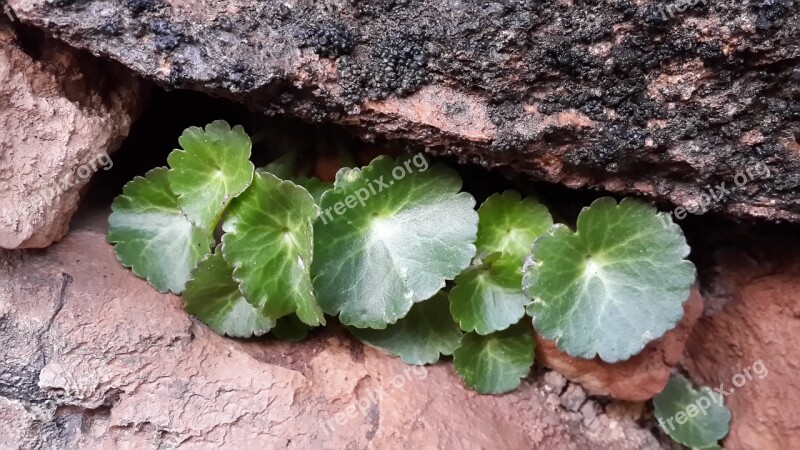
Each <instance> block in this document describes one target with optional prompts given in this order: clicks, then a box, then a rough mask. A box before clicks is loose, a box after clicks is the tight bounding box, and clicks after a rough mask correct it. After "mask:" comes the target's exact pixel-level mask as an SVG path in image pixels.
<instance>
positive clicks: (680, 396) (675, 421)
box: [653, 375, 731, 449]
mask: <svg viewBox="0 0 800 450" xmlns="http://www.w3.org/2000/svg"><path fill="white" fill-rule="evenodd" d="M653 405H654V406H655V415H656V419H657V420H658V424H659V425H660V426H661V429H663V430H664V431H665V432H666V433H667V434H669V435H670V437H672V439H674V440H675V441H676V442H679V443H681V444H683V445H685V446H687V447H691V448H703V449H706V448H715V446H716V445H717V441H719V440H720V439H722V438H724V437H725V436H726V435H727V434H728V429H729V426H730V422H731V412H730V410H729V409H728V408H726V407H725V405H724V404H723V399H722V395H721V394H719V393H717V392H714V391H713V390H712V389H710V388H707V387H701V388H700V389H699V390H696V389H694V387H692V383H691V382H689V380H687V379H686V378H685V377H684V376H682V375H673V376H672V377H670V379H669V382H667V386H666V387H665V388H664V390H663V391H661V393H659V394H658V395H656V396H655V397H654V398H653ZM716 448H718V447H716Z"/></svg>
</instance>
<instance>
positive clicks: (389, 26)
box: [8, 0, 800, 222]
mask: <svg viewBox="0 0 800 450" xmlns="http://www.w3.org/2000/svg"><path fill="white" fill-rule="evenodd" d="M8 3H9V5H11V7H12V8H13V10H14V11H15V12H16V14H17V16H18V17H19V18H20V20H22V21H23V22H25V23H27V24H31V25H33V26H36V27H41V28H42V29H44V30H46V31H47V32H48V33H50V34H52V35H54V36H56V37H58V38H59V39H62V40H64V41H66V42H68V43H70V44H72V45H74V46H76V47H80V48H85V49H89V50H90V51H91V52H92V53H94V54H97V55H101V56H103V57H107V58H111V59H114V60H117V61H120V62H121V63H123V64H124V65H126V66H128V67H129V68H131V69H132V70H134V71H135V72H137V73H139V74H141V75H142V76H144V77H146V78H149V79H152V80H155V81H157V82H158V83H160V84H161V85H163V86H167V87H171V88H186V89H194V90H199V91H203V92H207V93H211V94H214V95H219V96H224V97H227V98H230V99H233V100H235V101H239V102H242V103H246V104H248V105H250V106H251V107H253V108H254V109H256V110H259V111H264V112H267V113H281V114H284V113H285V114H291V115H294V116H297V117H300V118H303V119H305V120H308V121H313V122H332V123H338V124H344V125H347V126H348V127H350V128H351V129H352V130H354V131H356V132H358V133H360V134H361V135H362V136H363V137H365V138H367V139H379V138H386V139H403V140H407V141H408V142H410V143H411V144H416V146H418V147H425V148H427V149H428V150H429V151H430V152H432V153H436V154H453V155H457V156H458V158H459V159H460V160H462V161H472V162H477V163H481V164H484V165H485V166H487V167H492V168H499V169H502V170H505V171H508V172H522V173H525V174H529V175H532V176H533V177H535V178H538V179H543V180H547V181H550V182H557V183H562V184H565V185H567V186H570V187H594V188H602V189H606V190H609V191H611V192H615V193H620V194H622V193H625V194H637V195H643V196H647V197H649V198H651V199H656V200H658V201H660V202H661V203H662V205H665V206H666V205H670V204H672V205H683V206H685V207H686V208H688V209H689V210H691V211H695V212H697V213H701V212H704V211H705V210H706V209H707V210H710V211H715V212H723V213H726V214H729V215H733V216H738V217H762V218H767V219H770V220H778V219H785V220H790V221H795V222H798V221H800V143H798V140H799V139H800V101H798V99H799V98H800V97H799V96H800V91H799V88H800V53H798V51H799V50H798V46H797V42H800V8H797V7H796V6H794V5H793V3H795V2H793V1H792V0H769V1H766V0H765V1H755V0H752V1H731V0H728V1H708V2H692V4H691V5H688V4H686V3H684V4H680V3H678V4H675V2H672V3H670V2H663V1H661V0H642V1H630V0H620V1H608V2H598V1H582V2H575V1H562V0H496V1H481V2H447V1H445V2H443V1H441V0H415V1H395V0H353V1H350V0H319V1H306V0H286V1H280V2H277V1H276V2H265V1H256V0H220V1H214V2H187V1H183V0H136V1H119V0H78V1H75V0H69V1H50V0H9V2H8ZM758 164H766V165H768V167H769V168H770V170H769V172H768V173H769V175H766V173H767V172H766V171H764V172H763V173H764V175H759V176H748V170H749V171H751V172H755V169H754V168H755V167H756V166H757V165H758ZM709 191H712V192H713V198H712V195H710V194H709V193H708V192H709ZM702 203H705V204H706V207H704V208H700V205H701V204H702ZM678 214H683V212H682V211H678Z"/></svg>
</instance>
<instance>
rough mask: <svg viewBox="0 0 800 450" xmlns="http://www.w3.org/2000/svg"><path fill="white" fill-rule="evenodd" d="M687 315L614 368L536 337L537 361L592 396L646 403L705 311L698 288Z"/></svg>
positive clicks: (659, 387)
mask: <svg viewBox="0 0 800 450" xmlns="http://www.w3.org/2000/svg"><path fill="white" fill-rule="evenodd" d="M683 310H684V315H683V318H682V319H681V321H680V323H679V324H678V326H677V327H676V328H674V329H673V330H670V331H669V332H667V333H666V334H665V335H664V336H662V337H661V338H660V339H658V340H656V341H654V342H651V343H650V344H649V345H648V346H647V347H645V349H644V350H643V351H642V352H641V353H639V354H638V355H636V356H634V357H632V358H631V359H628V360H627V361H623V362H620V363H615V364H608V363H605V362H603V361H602V360H600V358H595V359H591V360H588V359H581V358H575V357H572V356H569V355H568V354H566V353H565V352H562V351H561V350H559V349H558V348H556V345H555V343H554V342H552V341H548V340H545V339H542V338H541V337H539V336H536V344H537V345H536V360H537V361H538V362H539V363H541V364H543V365H544V366H546V367H549V368H551V369H553V370H557V371H558V372H560V373H561V374H562V375H564V376H565V377H567V379H569V380H570V381H573V382H575V383H580V384H581V385H582V386H583V387H584V388H585V389H586V390H587V391H588V392H589V394H591V395H608V396H611V397H613V398H616V399H619V400H629V401H645V400H648V399H650V398H652V397H653V396H654V395H656V394H657V393H659V392H661V390H662V389H664V386H665V385H666V384H667V380H668V379H669V374H670V370H671V369H672V367H673V366H675V365H676V364H678V362H679V361H680V358H681V355H682V354H683V349H684V345H685V343H686V340H687V339H688V338H689V333H690V332H691V329H692V327H693V326H694V324H695V322H696V321H697V319H698V318H699V317H700V314H701V313H702V310H703V300H702V298H701V297H700V293H699V291H698V290H697V288H694V289H692V295H691V297H689V300H687V301H686V302H684V304H683Z"/></svg>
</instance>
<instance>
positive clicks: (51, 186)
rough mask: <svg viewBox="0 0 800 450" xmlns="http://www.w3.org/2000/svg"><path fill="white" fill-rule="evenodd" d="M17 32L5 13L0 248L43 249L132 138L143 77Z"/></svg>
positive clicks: (1, 26) (0, 23)
mask: <svg viewBox="0 0 800 450" xmlns="http://www.w3.org/2000/svg"><path fill="white" fill-rule="evenodd" d="M21 41H23V39H21V38H18V36H17V35H16V33H15V32H14V31H13V29H12V28H11V26H10V25H9V24H8V23H7V22H6V21H5V15H3V14H0V80H2V83H0V248H38V247H46V246H48V245H50V244H51V243H52V242H54V241H56V240H58V239H60V238H61V237H62V236H63V235H64V234H65V233H66V232H67V227H68V224H69V220H70V218H71V217H72V214H73V213H74V212H75V210H76V208H77V205H78V199H79V197H80V192H81V189H82V188H83V187H84V186H85V185H86V184H87V183H88V182H89V179H90V178H91V176H92V175H93V174H94V173H95V172H97V171H98V170H105V169H107V168H110V167H111V165H113V161H112V160H111V158H110V157H109V154H110V153H112V152H113V151H114V150H116V149H117V147H118V146H119V145H120V144H121V143H122V140H123V139H124V138H125V136H127V134H128V130H129V129H130V126H131V122H132V121H133V118H134V116H135V114H136V112H137V110H138V108H139V104H140V95H141V94H142V92H141V91H142V89H141V83H140V81H138V80H137V79H136V78H135V77H134V76H133V75H132V74H130V73H129V72H127V71H125V70H123V69H122V68H120V67H118V66H116V65H111V64H108V63H104V62H101V61H98V60H94V59H92V58H91V57H90V56H89V55H86V54H82V53H79V52H77V51H75V50H72V49H70V48H69V47H67V46H66V45H63V44H60V43H58V42H56V41H53V40H49V39H45V40H40V39H37V38H36V37H29V38H27V39H24V42H21Z"/></svg>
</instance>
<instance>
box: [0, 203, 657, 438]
mask: <svg viewBox="0 0 800 450" xmlns="http://www.w3.org/2000/svg"><path fill="white" fill-rule="evenodd" d="M106 218H107V213H105V214H100V215H98V216H96V217H94V218H93V219H91V220H85V218H83V217H81V216H80V214H79V216H78V218H77V220H76V221H74V222H73V223H77V224H80V226H81V229H76V230H73V231H72V232H71V233H70V234H69V235H68V236H67V237H66V238H65V239H64V240H62V241H61V242H59V243H58V244H56V245H54V246H52V247H50V248H48V249H47V250H45V251H17V252H2V251H0V279H2V280H4V282H3V283H2V284H0V446H3V447H23V448H36V447H47V448H120V447H125V448H164V447H168V448H175V447H178V446H181V447H182V448H183V447H185V448H253V447H254V446H257V447H263V448H296V449H308V448H323V449H341V448H370V449H400V448H420V449H428V448H430V449H434V448H450V449H491V448H542V449H551V448H559V449H561V448H564V449H584V448H615V449H655V448H659V445H658V443H657V441H656V440H655V439H654V437H653V435H652V434H651V432H650V431H649V430H646V429H642V428H641V427H640V426H639V425H637V424H636V422H635V420H634V419H631V418H629V417H625V416H623V415H617V414H615V413H602V414H599V415H598V417H593V418H592V420H591V421H586V422H587V423H589V425H584V422H585V419H584V416H582V415H581V414H580V413H573V412H568V411H565V410H564V409H562V408H561V406H559V405H558V400H557V399H556V400H555V401H551V400H550V399H549V397H550V396H552V395H553V394H548V390H547V389H545V387H544V382H543V381H542V380H538V379H533V380H528V381H525V382H524V383H523V385H522V387H521V388H520V389H518V390H517V391H515V392H514V393H511V394H508V395H502V396H488V395H487V396H481V395H477V394H475V393H474V392H471V391H469V390H467V389H466V388H464V387H463V385H462V384H461V382H460V380H459V378H458V377H457V376H456V375H455V373H454V372H453V370H452V367H451V365H450V364H449V363H446V362H442V363H440V364H437V365H435V366H431V367H427V368H416V367H412V366H407V365H404V364H403V363H402V362H401V361H400V360H399V359H397V358H392V357H389V356H386V355H384V354H382V353H380V352H378V351H375V350H373V349H370V348H364V347H362V346H361V345H360V344H358V343H356V342H354V341H352V340H351V339H350V338H349V337H347V336H346V335H345V334H343V333H342V332H341V331H337V330H334V329H329V330H323V331H318V332H316V333H313V334H312V336H311V338H310V339H309V340H307V341H305V342H302V343H280V342H275V341H273V340H271V339H268V338H265V339H258V340H252V341H241V340H233V339H226V338H223V337H220V336H218V335H216V334H214V333H212V332H210V331H209V330H208V329H207V328H206V327H205V326H204V325H202V324H200V323H198V322H196V321H195V320H193V319H192V318H191V317H190V316H188V315H187V314H186V313H185V312H184V311H183V310H182V308H181V300H180V298H179V297H176V296H173V295H162V294H159V293H157V292H156V291H155V290H153V289H152V288H151V287H150V286H149V285H148V284H147V283H146V282H144V281H142V280H140V279H137V278H136V277H135V276H134V275H133V274H132V273H131V272H130V271H128V270H126V269H125V268H123V267H122V266H121V265H120V264H119V263H118V262H117V261H116V259H115V258H114V255H113V251H112V248H111V246H110V245H108V244H107V243H106V242H105V239H104V230H103V228H104V223H105V220H106Z"/></svg>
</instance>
